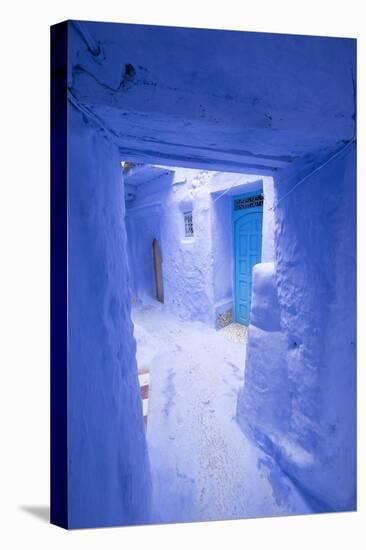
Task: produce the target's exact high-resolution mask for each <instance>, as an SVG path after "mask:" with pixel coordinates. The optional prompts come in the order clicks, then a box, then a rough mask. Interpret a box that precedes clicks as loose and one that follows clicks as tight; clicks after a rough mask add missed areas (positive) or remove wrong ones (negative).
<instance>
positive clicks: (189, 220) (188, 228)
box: [184, 210, 193, 238]
mask: <svg viewBox="0 0 366 550" xmlns="http://www.w3.org/2000/svg"><path fill="white" fill-rule="evenodd" d="M184 233H185V236H186V237H188V238H191V237H193V216H192V210H191V211H190V212H184Z"/></svg>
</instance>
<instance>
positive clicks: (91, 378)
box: [68, 108, 151, 528]
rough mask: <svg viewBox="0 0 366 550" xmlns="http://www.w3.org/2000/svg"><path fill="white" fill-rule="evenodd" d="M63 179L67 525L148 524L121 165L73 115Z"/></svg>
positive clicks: (147, 488)
mask: <svg viewBox="0 0 366 550" xmlns="http://www.w3.org/2000/svg"><path fill="white" fill-rule="evenodd" d="M69 130H70V133H69V172H68V189H69V203H68V243H69V245H68V246H69V252H68V302H69V309H68V502H69V510H68V516H69V521H68V526H69V527H71V528H75V527H88V526H92V527H96V526H106V525H121V524H135V523H145V522H148V520H149V504H150V493H151V487H150V474H149V464H148V458H147V449H146V442H145V433H144V425H143V418H142V410H141V401H140V398H139V388H138V378H137V366H136V359H135V342H134V339H133V336H132V322H131V319H130V296H129V292H128V286H127V264H126V256H127V255H126V233H125V228H124V200H123V184H122V174H121V164H120V160H119V157H118V155H117V151H116V149H115V148H114V147H113V146H112V145H111V143H110V141H109V140H108V139H106V136H104V135H103V134H102V133H101V132H100V131H99V130H96V129H95V128H93V127H92V126H91V125H90V123H88V122H87V121H86V120H85V118H84V117H83V116H82V115H81V114H80V113H79V112H77V111H76V110H74V109H73V108H71V109H70V112H69Z"/></svg>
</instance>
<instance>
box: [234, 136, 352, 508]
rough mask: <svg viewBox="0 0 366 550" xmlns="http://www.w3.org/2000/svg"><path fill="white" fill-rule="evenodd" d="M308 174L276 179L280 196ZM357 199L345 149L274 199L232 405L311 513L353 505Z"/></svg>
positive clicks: (300, 168)
mask: <svg viewBox="0 0 366 550" xmlns="http://www.w3.org/2000/svg"><path fill="white" fill-rule="evenodd" d="M310 169H311V166H306V165H305V164H303V165H302V166H298V167H297V168H296V167H294V169H293V170H292V171H291V173H289V174H287V175H286V174H283V176H282V177H280V178H279V179H277V180H275V186H276V190H277V198H278V199H281V197H284V196H285V195H286V194H287V193H288V192H289V191H290V190H291V189H292V188H293V186H294V185H295V184H296V182H297V181H299V180H300V179H301V177H302V175H303V174H304V173H306V171H309V170H310ZM355 199H356V192H355V156H354V146H351V147H348V149H347V151H345V152H344V153H343V154H342V155H340V156H339V157H338V158H335V159H334V160H332V161H331V162H330V163H328V165H327V166H325V167H324V168H322V169H321V170H320V171H318V172H317V173H315V174H314V175H313V176H311V177H310V178H308V179H307V180H306V181H304V182H303V184H301V185H299V186H298V187H297V188H296V189H295V190H294V191H293V192H291V193H290V194H289V195H288V196H287V197H285V198H284V199H283V200H279V202H278V204H277V206H276V208H275V213H276V259H277V268H276V271H274V270H271V272H270V270H269V268H265V267H261V266H259V267H258V268H256V269H255V273H256V275H255V278H254V287H253V292H254V299H253V310H252V315H253V316H252V325H251V326H250V329H249V342H248V355H247V362H246V378H245V386H244V390H243V392H242V394H241V396H240V399H239V403H238V419H239V421H240V423H241V425H242V426H243V427H244V429H246V430H247V429H248V428H249V432H250V433H251V435H252V437H253V438H254V439H255V440H256V441H257V442H258V443H259V444H260V445H261V446H262V447H263V448H265V449H266V450H267V451H268V452H270V453H271V454H272V455H273V456H275V457H276V458H277V460H278V462H279V463H280V465H281V467H282V468H283V469H284V470H285V472H286V473H288V475H290V477H291V478H292V479H293V480H295V482H296V483H297V484H298V486H299V487H300V488H301V489H302V491H303V493H304V494H307V495H308V498H309V500H310V501H311V502H312V505H313V507H314V509H318V510H347V509H348V510H349V509H354V508H355V506H356V500H355V499H356V493H355V487H356V454H355V453H356V443H355V441H356V434H355V428H356V422H355V414H356V409H355V407H356V389H355V388H356V350H355V339H356V302H355V300H356V230H355V222H356V202H355ZM277 300H278V303H276V302H277ZM269 305H270V307H268V306H269ZM269 351H270V353H269V354H268V352H269ZM267 354H268V358H267V360H266V357H267Z"/></svg>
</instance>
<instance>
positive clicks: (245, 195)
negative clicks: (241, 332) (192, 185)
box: [231, 185, 264, 326]
mask: <svg viewBox="0 0 366 550" xmlns="http://www.w3.org/2000/svg"><path fill="white" fill-rule="evenodd" d="M259 194H261V195H262V196H263V204H264V192H263V185H261V187H259V188H258V189H256V190H253V191H248V192H247V193H240V194H238V195H232V197H231V231H232V241H233V242H232V254H233V269H232V281H233V282H232V287H233V306H232V318H233V321H234V322H235V323H238V322H239V321H237V319H236V251H235V243H236V241H235V222H236V221H237V220H238V219H239V218H240V217H241V216H240V215H237V216H236V217H235V210H234V202H235V201H236V200H238V199H247V198H249V197H254V196H255V195H259ZM243 210H245V209H243ZM247 210H248V212H247V213H249V212H253V213H262V235H261V236H262V239H261V260H262V249H263V246H262V244H263V205H262V206H254V207H252V208H248V209H247ZM241 215H244V214H241ZM240 324H241V323H240ZM249 324H250V323H249ZM247 326H248V325H247Z"/></svg>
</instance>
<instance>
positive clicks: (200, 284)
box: [126, 168, 274, 326]
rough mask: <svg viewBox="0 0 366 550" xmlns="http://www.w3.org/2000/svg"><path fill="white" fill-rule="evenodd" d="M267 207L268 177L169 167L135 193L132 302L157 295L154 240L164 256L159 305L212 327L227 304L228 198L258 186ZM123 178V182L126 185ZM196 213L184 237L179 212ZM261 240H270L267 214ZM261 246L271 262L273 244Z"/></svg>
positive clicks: (130, 206) (130, 215) (131, 204)
mask: <svg viewBox="0 0 366 550" xmlns="http://www.w3.org/2000/svg"><path fill="white" fill-rule="evenodd" d="M264 181H265V185H266V189H267V191H268V198H267V197H266V204H265V206H266V207H268V208H269V207H270V206H271V204H272V203H271V201H272V199H273V193H272V190H271V187H272V178H270V177H260V176H253V175H245V174H235V173H219V172H212V171H205V170H195V169H187V168H175V169H174V170H172V169H167V171H166V172H163V173H162V175H161V176H160V177H158V178H156V179H154V180H153V181H147V182H146V184H141V185H139V186H138V187H137V188H136V191H135V194H134V199H133V200H132V201H131V200H129V201H127V210H126V219H127V232H128V240H129V251H130V264H131V288H133V289H134V293H135V298H136V299H137V300H142V301H143V300H144V298H148V297H149V298H154V297H155V290H154V273H153V256H152V241H153V239H154V238H157V239H158V241H159V244H160V246H161V250H162V256H163V278H164V304H165V306H166V307H167V308H168V309H169V310H171V311H172V312H175V313H176V314H178V315H179V316H181V318H182V319H191V320H199V321H202V322H206V323H208V324H210V325H211V326H215V325H216V320H217V315H218V313H222V312H224V311H227V310H229V309H231V307H232V300H233V295H232V292H233V291H232V288H233V239H232V198H233V196H234V195H240V194H242V193H245V192H255V191H257V190H260V189H262V188H263V185H264ZM127 182H128V177H126V183H127ZM188 211H192V213H193V226H194V236H193V238H187V237H186V236H185V229H184V213H185V212H188ZM264 227H265V229H264V232H265V233H264V235H265V237H266V238H267V239H268V240H269V241H271V242H272V243H273V239H274V227H273V216H272V215H271V214H270V215H268V214H266V215H264ZM271 242H269V243H266V244H264V245H263V246H264V254H265V256H266V257H271V255H272V254H273V252H272V251H273V244H271Z"/></svg>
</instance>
